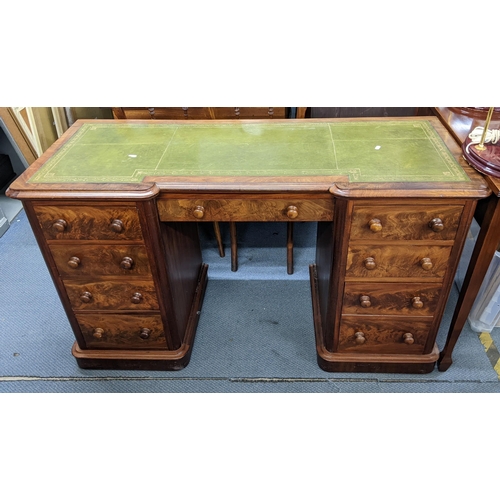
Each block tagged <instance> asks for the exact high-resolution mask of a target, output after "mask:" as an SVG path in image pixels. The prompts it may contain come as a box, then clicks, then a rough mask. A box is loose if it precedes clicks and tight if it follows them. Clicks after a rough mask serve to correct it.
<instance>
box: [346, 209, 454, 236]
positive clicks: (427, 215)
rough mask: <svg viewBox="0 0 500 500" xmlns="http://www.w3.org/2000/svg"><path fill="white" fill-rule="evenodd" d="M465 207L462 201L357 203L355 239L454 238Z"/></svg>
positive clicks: (353, 224) (354, 216)
mask: <svg viewBox="0 0 500 500" xmlns="http://www.w3.org/2000/svg"><path fill="white" fill-rule="evenodd" d="M462 210H463V207H462V206H461V205H453V206H439V205H438V206H436V207H432V208H427V207H426V208H418V207H415V206H408V207H404V205H403V206H401V205H398V206H397V207H396V206H393V205H389V206H385V205H374V206H369V207H367V206H357V205H355V206H354V210H353V214H352V227H351V240H355V239H375V240H377V239H378V240H441V241H442V240H454V239H455V234H456V232H457V229H458V225H459V223H460V217H461V215H462Z"/></svg>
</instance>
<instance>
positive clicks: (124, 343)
mask: <svg viewBox="0 0 500 500" xmlns="http://www.w3.org/2000/svg"><path fill="white" fill-rule="evenodd" d="M76 318H77V321H78V323H79V325H80V328H81V330H82V334H83V336H84V338H85V343H86V346H87V348H91V349H104V348H106V349H118V348H123V349H166V347H167V345H166V342H165V334H164V332H163V324H162V320H161V316H160V315H159V314H149V315H145V314H104V313H102V314H98V313H95V314H94V313H92V314H91V313H88V314H84V313H77V314H76ZM96 328H100V329H102V330H103V331H102V333H101V336H100V338H96V337H95V336H94V330H95V329H96ZM142 328H148V329H149V330H150V332H151V333H150V335H149V338H147V339H143V338H141V337H140V332H141V329H142Z"/></svg>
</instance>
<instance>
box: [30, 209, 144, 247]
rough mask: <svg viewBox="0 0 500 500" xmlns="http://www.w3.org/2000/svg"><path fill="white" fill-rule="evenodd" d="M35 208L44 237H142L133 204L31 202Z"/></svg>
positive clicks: (60, 238) (68, 238)
mask: <svg viewBox="0 0 500 500" xmlns="http://www.w3.org/2000/svg"><path fill="white" fill-rule="evenodd" d="M34 210H35V213H36V215H37V217H38V221H39V223H40V226H41V228H42V231H43V233H44V235H45V238H46V239H47V240H136V241H141V240H142V231H141V225H140V223H139V215H138V213H137V209H136V207H135V205H134V204H128V205H120V206H109V205H106V206H104V205H101V206H100V205H99V203H96V205H95V206H94V205H78V206H76V205H75V206H71V205H44V204H36V205H35V204H34Z"/></svg>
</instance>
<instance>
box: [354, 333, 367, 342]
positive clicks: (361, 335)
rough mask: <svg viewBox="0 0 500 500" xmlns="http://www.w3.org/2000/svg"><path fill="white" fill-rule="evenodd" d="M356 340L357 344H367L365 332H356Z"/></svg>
mask: <svg viewBox="0 0 500 500" xmlns="http://www.w3.org/2000/svg"><path fill="white" fill-rule="evenodd" d="M354 339H355V342H356V344H358V345H361V344H364V343H365V342H366V339H365V334H364V333H363V332H356V333H355V334H354Z"/></svg>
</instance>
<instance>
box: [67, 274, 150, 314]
mask: <svg viewBox="0 0 500 500" xmlns="http://www.w3.org/2000/svg"><path fill="white" fill-rule="evenodd" d="M64 286H65V288H66V292H67V294H68V297H69V300H70V302H71V305H72V307H73V309H75V310H89V309H103V310H114V309H118V310H120V309H129V310H132V311H133V310H134V309H136V310H157V309H158V308H159V306H158V298H157V296H156V290H155V286H154V283H153V281H151V280H127V281H86V282H85V283H80V282H78V281H64Z"/></svg>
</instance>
